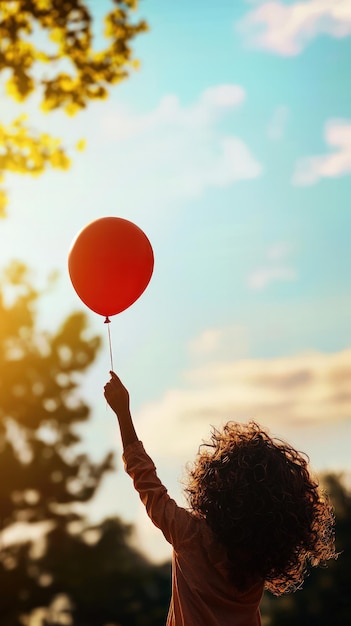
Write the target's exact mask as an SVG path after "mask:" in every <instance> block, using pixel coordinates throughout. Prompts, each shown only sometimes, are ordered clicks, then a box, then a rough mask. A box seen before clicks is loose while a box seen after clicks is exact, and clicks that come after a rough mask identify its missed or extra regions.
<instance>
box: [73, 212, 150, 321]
mask: <svg viewBox="0 0 351 626" xmlns="http://www.w3.org/2000/svg"><path fill="white" fill-rule="evenodd" d="M153 268H154V255H153V251H152V247H151V244H150V242H149V240H148V238H147V237H146V235H145V233H144V232H143V231H142V230H141V229H140V228H139V227H138V226H136V225H135V224H133V223H132V222H129V221H128V220H125V219H122V218H121V217H102V218H100V219H98V220H95V221H94V222H91V223H90V224H88V225H87V226H85V228H83V229H82V230H81V231H80V233H78V235H77V237H76V238H75V240H74V241H73V244H72V247H71V249H70V252H69V256H68V270H69V275H70V278H71V281H72V284H73V287H74V289H75V290H76V292H77V294H78V296H79V297H80V299H81V300H82V301H83V302H84V304H86V305H87V306H88V307H89V308H90V309H91V310H92V311H95V313H99V315H105V316H106V317H109V316H110V315H116V314H117V313H120V312H121V311H124V310H125V309H127V308H128V307H129V306H131V305H132V304H133V303H134V302H135V301H136V300H137V299H138V298H139V297H140V296H141V294H142V293H143V291H145V289H146V287H147V285H148V284H149V281H150V278H151V276H152V272H153Z"/></svg>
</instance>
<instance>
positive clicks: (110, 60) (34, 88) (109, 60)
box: [0, 0, 147, 217]
mask: <svg viewBox="0 0 351 626" xmlns="http://www.w3.org/2000/svg"><path fill="white" fill-rule="evenodd" d="M98 4H100V2H99V3H97V2H96V3H95V9H97V7H98ZM112 4H113V6H112V8H111V11H109V12H108V13H106V15H105V16H104V18H103V22H104V29H103V32H102V34H101V37H97V35H96V30H97V29H96V21H97V20H96V16H94V5H91V3H89V2H87V1H83V0H0V78H2V81H3V84H4V86H5V90H6V94H7V95H8V96H9V97H10V98H12V99H14V100H16V101H18V102H22V103H23V102H25V101H26V100H27V99H28V98H29V96H31V95H32V94H33V93H36V94H37V95H38V96H39V99H40V107H41V109H42V111H43V112H46V113H49V112H51V111H53V110H57V109H62V110H63V111H64V112H65V113H67V114H68V115H75V114H76V113H78V112H79V111H81V110H82V109H85V108H86V107H87V105H88V104H89V102H91V101H92V100H103V99H105V98H106V97H107V96H108V94H109V90H110V88H111V87H112V86H113V85H115V84H116V83H118V82H120V81H122V80H124V79H125V78H127V77H128V75H129V73H130V71H131V70H132V69H133V68H136V67H138V61H137V60H136V59H135V58H134V56H133V50H132V47H131V45H132V41H133V39H134V38H135V37H136V36H137V35H138V34H140V33H143V32H145V31H146V30H147V25H146V22H145V21H144V20H137V21H136V20H133V15H134V12H135V10H136V9H137V8H138V2H137V0H112ZM89 5H91V7H90V6H89ZM49 166H51V167H54V168H60V169H67V168H68V167H69V166H70V159H69V157H68V156H67V151H66V150H65V148H64V146H63V144H62V143H61V140H60V139H58V138H54V137H51V136H50V135H49V134H47V133H41V132H40V131H38V130H37V129H33V128H32V126H31V125H30V124H27V122H26V119H25V118H24V117H21V118H18V117H17V118H16V119H15V120H13V121H12V123H11V124H10V125H3V124H1V121H0V183H2V182H3V180H4V176H5V174H6V172H12V173H16V174H17V173H19V174H30V175H38V174H41V173H43V172H44V171H45V170H46V168H47V167H49ZM6 205H7V194H6V190H5V189H4V188H0V217H4V216H5V212H6V211H5V210H6Z"/></svg>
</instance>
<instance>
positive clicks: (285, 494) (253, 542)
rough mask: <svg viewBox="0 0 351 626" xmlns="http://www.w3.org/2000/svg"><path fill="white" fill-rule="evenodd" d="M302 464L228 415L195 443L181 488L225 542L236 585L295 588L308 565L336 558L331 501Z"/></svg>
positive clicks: (278, 590)
mask: <svg viewBox="0 0 351 626" xmlns="http://www.w3.org/2000/svg"><path fill="white" fill-rule="evenodd" d="M308 463H309V459H308V457H307V455H305V454H303V453H300V452H297V451H296V450H295V449H294V448H293V447H292V446H290V445H289V444H287V443H285V442H284V441H281V440H280V439H273V438H271V437H270V436H269V435H268V434H267V433H266V432H264V431H263V430H262V429H261V428H260V426H259V425H258V424H256V423H255V422H250V423H249V424H238V423H236V422H228V423H227V424H226V425H225V426H224V429H223V431H222V432H220V431H218V430H216V429H214V430H213V432H212V436H211V440H210V442H209V443H205V444H202V445H201V446H200V449H199V453H198V456H197V458H196V460H195V462H194V465H193V467H192V468H191V469H189V480H188V482H187V486H186V489H185V492H186V494H187V497H188V501H189V504H190V506H191V509H192V510H193V512H194V513H195V514H196V515H198V516H200V517H202V518H204V519H205V520H206V522H207V523H208V525H209V526H210V528H211V529H212V531H213V532H214V534H215V535H216V537H217V539H218V540H219V541H220V542H221V543H222V544H223V545H224V546H225V548H226V551H227V555H228V560H229V564H230V571H229V576H230V579H231V581H232V582H233V584H234V585H235V586H236V587H237V588H238V589H242V590H243V589H245V588H246V587H247V586H249V585H250V584H251V583H252V582H254V581H257V580H258V579H261V580H263V581H265V585H266V588H267V589H268V590H269V591H270V592H271V593H273V594H275V595H280V594H282V593H284V592H289V591H295V590H296V589H297V588H299V587H300V586H301V585H302V582H303V579H304V577H305V575H306V572H307V565H308V564H310V565H312V566H315V565H319V564H324V563H325V562H326V561H327V560H328V559H330V558H336V556H337V555H336V553H335V545H334V515H333V511H332V507H331V505H330V503H329V501H328V499H327V497H326V495H325V494H323V492H322V491H321V490H320V489H319V487H318V482H317V481H315V480H314V479H313V477H312V476H311V475H310V472H309V470H308Z"/></svg>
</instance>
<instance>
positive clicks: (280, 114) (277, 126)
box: [267, 105, 289, 141]
mask: <svg viewBox="0 0 351 626" xmlns="http://www.w3.org/2000/svg"><path fill="white" fill-rule="evenodd" d="M288 118H289V109H288V107H287V106H284V105H280V106H278V107H277V108H276V109H275V111H274V112H273V115H272V118H271V119H270V121H269V123H268V128H267V135H268V137H269V139H271V140H272V141H279V140H281V139H283V137H284V133H285V129H286V125H287V122H288Z"/></svg>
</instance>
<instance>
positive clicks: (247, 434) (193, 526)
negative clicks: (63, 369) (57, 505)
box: [105, 372, 336, 626]
mask: <svg viewBox="0 0 351 626" xmlns="http://www.w3.org/2000/svg"><path fill="white" fill-rule="evenodd" d="M105 398H106V400H107V402H108V403H109V405H110V406H111V408H112V409H113V410H114V411H115V413H116V415H117V418H118V421H119V426H120V430H121V437H122V443H123V448H124V454H123V458H124V463H125V469H126V471H127V472H128V474H129V475H130V476H131V477H132V478H133V480H134V486H135V488H136V490H137V491H138V492H139V494H140V498H141V500H142V502H143V503H144V505H145V507H146V510H147V513H148V515H149V516H150V518H151V520H152V521H153V523H154V524H155V525H156V526H157V527H158V528H160V529H161V531H162V532H163V534H164V536H165V538H166V539H167V541H169V543H171V544H172V546H173V558H172V598H171V604H170V609H169V613H168V619H167V626H229V625H232V626H233V625H235V626H260V624H261V619H260V611H259V604H260V601H261V598H262V594H263V591H264V589H265V588H266V589H268V590H269V591H271V592H272V593H274V594H275V595H280V594H282V593H284V592H288V591H295V590H296V589H297V588H299V587H301V585H302V582H303V578H304V576H305V573H306V567H307V565H308V564H310V565H313V566H315V565H318V564H320V563H324V562H325V561H326V560H328V559H330V558H333V557H334V558H335V556H336V554H335V549H334V534H333V528H334V518H333V514H332V509H331V506H330V505H329V503H328V501H327V499H326V498H325V497H324V495H323V494H322V493H321V491H320V490H319V489H318V485H317V483H316V481H315V480H314V479H313V478H312V477H311V475H310V473H309V470H308V465H307V460H306V458H305V457H304V456H303V455H302V454H301V453H299V452H297V451H296V450H294V448H292V447H291V446H290V445H288V444H286V443H284V442H282V441H280V440H274V439H272V438H271V437H270V436H269V435H268V434H267V433H266V432H264V431H263V430H262V429H261V428H260V427H259V426H258V425H257V424H255V423H254V422H250V423H249V424H237V423H234V422H229V423H228V424H226V426H225V427H224V429H223V431H222V432H219V431H216V430H214V431H213V433H212V439H211V441H210V442H209V443H207V444H203V446H200V449H199V453H198V456H197V459H196V460H195V463H194V466H193V468H192V469H191V470H190V475H189V483H188V487H187V489H186V492H187V495H188V499H189V504H190V510H186V509H184V508H181V507H179V506H178V505H177V504H176V503H175V501H174V500H172V499H171V498H170V497H169V495H168V494H167V490H166V488H165V487H164V486H163V485H162V483H161V482H160V480H159V478H158V477H157V474H156V469H155V466H154V464H153V462H152V460H151V459H150V457H149V456H148V455H147V454H146V452H145V450H144V448H143V445H142V443H141V442H140V441H139V440H138V438H137V435H136V432H135V429H134V425H133V421H132V418H131V414H130V410H129V394H128V391H127V390H126V389H125V387H124V386H123V385H122V383H121V381H120V380H119V378H118V377H117V376H116V374H115V373H114V372H111V380H110V381H109V382H108V383H107V384H106V385H105Z"/></svg>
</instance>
